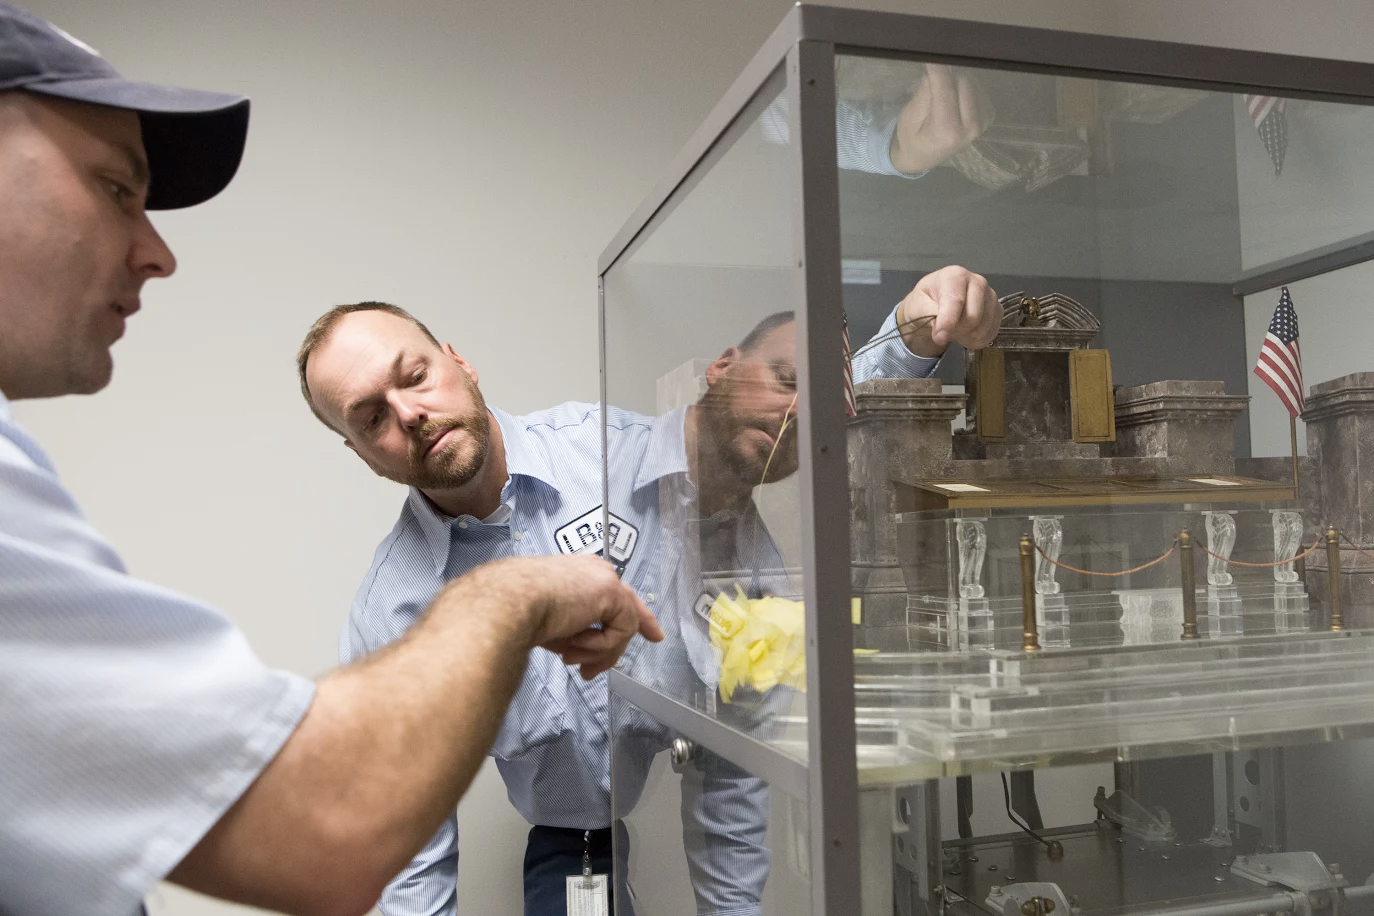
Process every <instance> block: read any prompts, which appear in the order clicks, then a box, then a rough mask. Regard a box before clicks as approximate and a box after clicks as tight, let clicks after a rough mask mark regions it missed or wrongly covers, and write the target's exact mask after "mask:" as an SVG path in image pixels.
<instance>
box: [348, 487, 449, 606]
mask: <svg viewBox="0 0 1374 916" xmlns="http://www.w3.org/2000/svg"><path fill="white" fill-rule="evenodd" d="M429 565H432V563H431V558H429V548H428V542H427V541H426V539H425V533H424V529H423V527H422V526H421V524H420V519H419V517H418V516H417V515H416V514H415V511H414V508H413V507H412V506H411V504H410V499H409V498H407V499H406V500H405V502H403V503H402V504H401V513H400V516H399V517H398V518H397V519H396V523H395V524H394V525H392V526H391V530H390V531H388V532H387V534H386V537H384V538H382V540H381V543H379V544H378V545H377V549H376V550H374V551H373V553H372V565H371V567H369V569H368V571H367V575H366V576H364V577H363V582H362V585H361V586H360V587H359V589H358V595H357V600H356V602H355V604H354V610H355V611H359V610H362V609H363V608H365V607H366V605H367V604H368V598H369V597H370V596H371V595H372V594H373V593H374V591H375V586H376V585H377V584H378V583H379V582H382V583H397V584H399V583H407V582H409V583H414V582H415V580H416V579H418V578H419V576H417V575H416V573H417V571H421V570H423V569H424V568H426V567H427V566H429Z"/></svg>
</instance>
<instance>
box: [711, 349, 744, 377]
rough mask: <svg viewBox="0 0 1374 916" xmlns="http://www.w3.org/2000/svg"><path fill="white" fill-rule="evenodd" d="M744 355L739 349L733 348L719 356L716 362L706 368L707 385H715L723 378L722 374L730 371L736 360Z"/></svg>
mask: <svg viewBox="0 0 1374 916" xmlns="http://www.w3.org/2000/svg"><path fill="white" fill-rule="evenodd" d="M743 355H744V354H743V351H741V350H740V348H739V347H731V348H730V349H728V350H726V351H725V352H724V353H722V354H720V356H717V357H716V359H715V362H713V363H711V365H709V366H707V367H706V384H707V385H714V384H715V383H716V380H717V379H718V378H720V377H721V374H722V373H724V372H725V370H726V369H729V368H730V366H731V365H733V364H734V362H735V360H737V359H739V358H740V357H741V356H743Z"/></svg>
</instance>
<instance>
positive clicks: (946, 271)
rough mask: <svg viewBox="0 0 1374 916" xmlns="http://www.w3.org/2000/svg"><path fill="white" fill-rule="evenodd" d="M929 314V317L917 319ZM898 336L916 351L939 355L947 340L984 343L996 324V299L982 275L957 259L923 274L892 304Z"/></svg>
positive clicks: (975, 345)
mask: <svg viewBox="0 0 1374 916" xmlns="http://www.w3.org/2000/svg"><path fill="white" fill-rule="evenodd" d="M928 316H934V320H933V321H920V320H918V319H921V318H924V317H928ZM897 326H898V327H899V328H901V329H902V340H903V341H904V342H905V343H906V345H907V348H908V349H909V350H911V352H912V353H915V354H916V355H918V356H940V355H941V354H943V353H944V352H945V349H946V348H947V347H948V346H949V344H950V342H951V341H953V342H954V343H957V344H960V345H962V346H963V347H965V348H966V349H969V350H976V349H978V348H979V347H986V346H987V345H988V344H990V343H992V342H993V340H994V339H995V338H996V337H997V332H998V331H999V330H1000V329H1001V327H1002V305H1001V303H999V302H998V301H997V293H996V292H994V291H993V289H992V287H991V286H988V281H987V280H986V279H984V278H983V277H982V276H981V275H979V274H976V273H974V272H973V271H971V270H965V269H964V268H962V267H959V266H957V265H950V266H949V267H943V268H941V269H940V270H937V271H935V272H934V273H930V274H926V275H925V276H924V277H922V278H921V282H919V283H917V284H916V288H915V289H913V290H912V291H911V292H909V293H907V296H906V298H905V299H903V300H902V303H901V305H899V306H897Z"/></svg>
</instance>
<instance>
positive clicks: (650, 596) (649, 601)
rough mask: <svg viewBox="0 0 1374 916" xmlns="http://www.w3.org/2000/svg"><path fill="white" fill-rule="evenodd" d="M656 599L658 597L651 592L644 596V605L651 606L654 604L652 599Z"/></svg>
mask: <svg viewBox="0 0 1374 916" xmlns="http://www.w3.org/2000/svg"><path fill="white" fill-rule="evenodd" d="M656 597H658V596H657V595H655V594H654V593H653V592H649V594H647V595H645V596H644V603H645V604H653V603H654V598H656Z"/></svg>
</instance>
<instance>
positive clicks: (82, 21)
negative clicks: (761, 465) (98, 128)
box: [17, 0, 1374, 913]
mask: <svg viewBox="0 0 1374 916" xmlns="http://www.w3.org/2000/svg"><path fill="white" fill-rule="evenodd" d="M29 5H30V6H31V7H32V8H33V9H34V10H35V11H36V12H38V13H40V14H42V15H45V16H48V17H50V18H52V19H54V20H55V21H57V22H58V23H59V24H60V25H62V26H63V27H64V28H66V29H67V30H69V31H71V32H73V33H74V34H76V35H78V36H79V37H81V38H83V39H85V40H86V41H88V42H89V43H91V44H93V45H94V46H96V47H97V48H100V49H101V50H102V51H103V52H104V53H105V54H106V55H107V56H108V57H109V58H110V59H111V60H113V61H114V62H115V63H116V64H117V65H118V66H120V67H121V69H122V70H123V71H124V73H125V74H126V75H129V76H131V77H136V78H142V79H151V80H161V81H175V82H182V83H187V84H192V85H200V86H205V87H207V88H217V89H222V90H226V91H238V92H244V93H247V94H249V95H251V96H253V98H254V113H253V129H252V132H251V137H250V142H249V148H248V153H247V157H246V159H245V162H244V166H243V170H242V172H241V173H240V176H239V178H238V179H237V180H236V182H235V183H234V185H233V186H231V188H230V190H229V191H228V192H227V193H226V194H224V195H223V196H222V197H221V198H219V199H217V200H215V201H214V202H212V203H210V204H208V205H206V206H203V207H199V208H196V209H193V210H190V211H187V212H185V213H172V214H165V215H162V216H160V217H157V218H156V221H157V224H158V226H159V227H160V228H161V229H162V230H163V231H164V233H165V234H166V236H167V238H168V240H169V242H170V243H171V245H172V247H173V248H174V249H175V251H176V252H177V254H178V256H179V257H180V259H181V269H180V270H179V272H178V274H177V276H176V277H174V278H173V279H171V280H168V281H162V282H158V283H154V284H152V285H151V286H149V287H148V289H147V291H146V292H147V294H146V296H145V299H144V304H145V310H144V311H143V313H141V314H140V315H139V316H137V317H136V318H135V319H134V320H133V321H132V323H131V325H130V333H129V335H128V337H127V338H126V340H125V341H123V342H122V343H120V344H119V346H118V347H117V348H116V351H115V354H116V361H117V367H118V371H117V373H116V380H115V382H114V384H113V385H112V386H111V388H110V389H109V391H107V392H106V393H104V394H102V395H101V396H100V397H99V398H96V399H90V398H81V399H77V398H71V399H64V400H59V401H54V402H48V403H25V404H21V405H19V407H18V409H17V413H18V417H19V419H20V421H21V422H23V423H24V424H26V425H27V426H28V427H29V428H30V429H31V430H32V432H34V434H35V435H36V436H37V437H38V438H39V440H40V441H42V442H43V443H44V444H45V445H46V446H47V447H48V448H49V450H50V451H51V452H52V454H53V456H54V458H55V460H56V462H57V464H58V466H59V467H60V468H61V470H62V473H63V476H64V479H65V480H66V481H67V483H68V485H69V486H70V487H71V488H72V489H73V490H74V491H75V493H76V494H77V496H78V498H79V499H80V500H81V501H82V503H83V504H84V505H85V507H86V509H87V511H88V513H89V514H90V516H91V517H92V518H93V520H94V522H95V523H96V524H97V525H98V526H99V527H100V528H101V529H102V530H103V531H104V532H105V533H106V534H107V535H108V536H109V537H110V538H111V539H112V540H113V541H114V543H115V544H116V545H118V546H119V547H120V549H121V550H122V551H123V553H124V555H125V557H126V559H127V561H128V562H129V565H130V567H131V568H132V569H133V571H134V572H135V573H136V574H139V575H142V576H145V577H147V578H150V579H153V580H156V581H159V582H162V583H165V584H168V585H171V586H174V587H177V588H180V589H183V590H185V591H187V592H190V593H193V594H195V595H198V596H200V597H203V598H206V599H209V600H210V601H212V602H214V603H215V604H217V605H218V606H220V607H221V608H223V609H225V611H226V612H227V613H229V614H230V615H231V616H232V617H233V618H234V619H235V620H236V621H237V622H238V623H239V624H240V625H241V626H242V627H243V628H244V629H245V630H246V631H247V633H248V635H249V637H250V638H251V640H252V641H253V644H254V645H255V646H256V647H257V648H258V651H259V652H260V653H261V654H262V655H263V657H264V658H265V659H266V660H267V661H268V662H269V663H271V664H273V665H279V666H283V667H287V668H291V669H293V670H296V671H299V672H301V673H305V674H314V673H318V672H321V671H323V670H325V669H326V668H328V667H329V666H330V665H331V664H332V662H333V659H334V654H335V648H334V645H335V634H336V633H337V630H338V627H339V625H340V623H341V621H342V620H343V618H344V616H345V614H346V610H347V607H348V603H349V601H350V599H351V597H352V593H353V589H354V587H355V585H356V584H357V581H358V579H359V578H360V576H361V575H362V573H363V571H364V570H365V568H366V566H367V564H368V561H369V559H370V556H371V551H372V548H373V546H374V545H375V543H376V542H377V540H378V539H379V538H380V537H381V536H382V535H383V534H384V533H385V532H386V530H387V529H388V528H389V526H390V524H391V522H392V521H393V519H394V515H395V512H396V509H397V507H398V505H399V502H400V498H401V494H400V491H399V489H398V488H396V487H394V486H391V485H389V484H386V483H384V482H381V481H378V480H377V479H375V478H372V477H371V476H370V475H368V474H367V472H366V471H365V470H364V468H363V467H362V465H361V464H359V463H358V462H357V461H356V460H354V459H352V457H351V456H350V455H349V454H348V453H346V452H345V450H344V449H343V448H342V447H340V446H339V445H338V443H337V442H336V441H334V439H333V437H332V436H331V435H330V434H328V433H327V432H326V431H325V430H324V429H323V428H322V427H320V426H318V424H316V423H315V421H314V420H313V419H312V418H311V416H310V415H309V413H308V412H307V410H306V408H305V406H304V405H303V404H302V403H301V401H300V398H299V396H298V395H297V393H296V383H295V379H294V376H293V367H292V355H293V353H294V350H295V348H296V346H297V344H298V343H299V340H300V337H301V335H302V334H303V333H304V331H305V329H306V327H307V326H308V325H309V323H310V321H311V320H312V319H313V318H314V317H316V316H317V315H318V314H319V313H320V312H321V311H323V310H324V309H325V308H326V307H328V306H329V305H332V304H335V303H337V302H341V301H349V300H357V299H361V298H383V299H390V300H393V301H396V302H398V303H400V304H403V305H406V306H407V307H409V308H411V309H413V310H414V311H416V313H417V314H419V315H420V316H421V317H422V318H423V319H425V320H427V321H428V322H430V323H431V325H432V326H433V327H434V329H435V331H436V332H437V333H438V334H440V336H441V337H444V338H447V339H450V340H452V341H453V343H454V344H455V345H456V346H457V347H458V348H459V350H461V351H462V352H463V353H464V354H465V355H466V356H468V357H469V358H470V359H471V360H472V362H473V363H474V364H475V365H476V366H477V367H478V368H479V369H480V370H481V373H482V382H483V387H484V390H485V391H486V392H487V394H488V396H489V398H490V399H491V400H492V401H493V402H495V403H498V404H500V405H502V406H504V407H506V408H508V409H511V410H515V411H522V410H528V409H533V408H536V407H539V406H542V405H546V404H548V403H551V402H554V401H557V400H560V399H564V398H570V397H577V398H583V399H591V398H593V397H594V396H595V394H596V378H597V376H596V372H597V364H596V346H595V343H596V337H595V335H596V318H595V290H596V282H595V281H596V277H595V274H596V270H595V265H596V257H597V255H598V254H599V252H600V250H601V248H602V247H603V245H604V244H605V243H606V242H607V241H608V240H609V239H610V237H611V236H612V234H613V233H614V232H615V231H616V229H617V228H618V227H619V225H620V223H621V222H622V220H623V219H624V218H626V217H627V216H628V215H629V214H630V212H631V211H632V210H633V209H634V207H635V206H636V205H637V204H638V202H639V201H640V199H641V198H642V197H643V196H644V195H645V194H646V193H647V192H648V190H649V189H650V187H651V186H652V184H653V183H654V181H655V180H656V179H657V177H658V176H659V175H660V173H661V172H662V171H663V169H664V167H665V165H666V163H667V162H668V161H669V159H670V158H671V157H672V155H673V154H674V153H675V152H676V151H677V149H678V148H679V146H680V145H681V144H682V142H683V141H684V140H685V139H686V138H687V136H688V135H689V134H690V133H691V131H692V130H693V129H694V128H695V126H696V125H697V124H698V123H699V121H700V120H701V119H702V118H703V117H704V116H705V114H706V113H707V111H708V110H709V108H710V106H711V105H712V104H713V103H714V101H715V100H716V99H717V98H718V97H719V96H720V94H721V93H722V92H723V91H724V89H725V88H726V87H727V86H728V84H729V83H730V81H731V80H732V79H733V78H734V76H735V75H736V73H737V72H738V71H739V69H740V68H741V67H742V65H743V64H744V62H745V61H746V60H747V59H748V56H749V55H750V54H751V53H752V52H753V51H754V50H755V48H756V47H757V46H758V45H759V43H760V42H761V41H762V40H763V38H764V37H765V36H766V35H767V34H768V32H769V31H770V30H771V29H772V28H773V26H774V25H775V24H776V22H777V21H778V19H779V18H780V17H781V16H782V15H783V13H784V11H785V10H786V8H787V6H788V3H787V2H786V0H753V2H744V0H696V2H692V3H681V2H676V0H639V2H634V0H579V2H570V0H504V2H499V3H498V2H486V3H477V2H451V3H428V2H419V0H393V2H380V0H374V2H362V0H339V2H333V3H329V4H325V3H321V2H309V0H275V2H267V0H240V2H235V3H185V2H175V0H123V2H120V3H90V2H86V0H29ZM859 5H862V4H859ZM886 5H888V6H889V7H891V8H902V9H909V10H912V11H918V12H928V13H935V14H941V15H963V16H967V17H970V18H979V19H1001V20H1003V21H1010V22H1018V23H1025V24H1036V25H1046V26H1058V27H1068V28H1077V29H1080V30H1105V31H1112V30H1116V29H1118V28H1126V29H1128V30H1132V31H1138V32H1141V33H1149V34H1151V35H1160V34H1166V35H1167V36H1168V37H1175V38H1185V39H1186V38H1190V37H1191V38H1195V39H1199V40H1203V39H1205V40H1211V41H1223V42H1224V41H1227V40H1228V37H1230V36H1231V35H1232V34H1233V30H1232V26H1233V25H1234V22H1233V17H1234V14H1232V15H1231V16H1226V17H1222V16H1221V15H1219V14H1217V11H1220V10H1222V9H1223V5H1222V4H1221V3H1215V4H1202V5H1199V4H1197V3H1192V2H1186V3H1185V2H1178V3H1164V2H1133V3H1124V2H1122V3H1109V2H1105V0H1103V2H1093V0H1057V2H1042V3H1036V4H1026V3H1016V2H1014V0H977V2H975V0H967V2H958V0H930V2H910V3H893V2H889V3H888V4H886ZM1265 6H1266V8H1269V9H1270V10H1271V12H1273V13H1274V14H1275V15H1278V14H1280V13H1282V14H1284V15H1286V16H1288V18H1289V19H1294V18H1295V17H1299V16H1300V17H1301V18H1300V19H1298V20H1297V22H1296V24H1297V26H1298V28H1299V29H1300V30H1301V31H1299V32H1297V33H1296V36H1295V33H1294V32H1292V31H1291V30H1289V29H1288V28H1284V27H1282V26H1281V20H1277V19H1275V20H1272V21H1271V20H1268V19H1265V20H1257V21H1248V20H1247V22H1246V23H1245V24H1244V25H1245V28H1246V31H1245V33H1244V35H1243V36H1242V38H1243V42H1260V43H1261V44H1265V45H1266V46H1272V47H1275V48H1280V47H1282V48H1288V49H1293V50H1303V49H1306V50H1309V51H1313V52H1320V51H1323V50H1326V51H1328V52H1330V51H1331V50H1332V49H1333V48H1334V49H1336V53H1341V52H1342V51H1346V52H1348V53H1350V56H1355V52H1363V53H1374V52H1370V51H1369V50H1368V49H1369V48H1371V47H1374V45H1371V44H1370V43H1369V42H1368V41H1367V37H1368V35H1369V31H1370V30H1369V29H1361V30H1351V29H1349V28H1348V27H1340V26H1338V25H1337V24H1336V23H1337V18H1338V17H1335V16H1331V17H1326V19H1324V17H1323V16H1320V15H1315V14H1314V13H1313V12H1312V5H1311V4H1307V5H1304V6H1303V8H1302V10H1301V12H1299V10H1297V9H1293V10H1292V12H1285V10H1286V9H1287V8H1286V7H1285V5H1283V4H1280V3H1277V2H1273V3H1268V4H1265ZM1321 6H1323V7H1326V6H1329V7H1331V8H1332V9H1333V10H1334V9H1336V8H1345V9H1348V10H1349V11H1352V12H1357V13H1359V14H1361V15H1364V16H1367V13H1365V4H1364V3H1362V2H1357V0H1347V2H1344V3H1338V2H1328V3H1324V4H1321ZM1203 7H1206V8H1207V9H1210V10H1212V12H1213V14H1214V15H1213V16H1212V18H1210V19H1208V18H1206V17H1203V18H1200V19H1198V22H1197V26H1196V29H1194V30H1192V31H1189V30H1188V29H1186V28H1185V29H1184V30H1183V31H1184V34H1178V29H1179V24H1180V23H1182V22H1184V21H1185V14H1191V13H1192V12H1193V11H1195V10H1199V9H1202V8H1203ZM1341 18H1345V19H1348V17H1341ZM1271 22H1272V26H1271ZM1324 23H1327V24H1324ZM1316 28H1320V29H1325V30H1326V34H1327V36H1328V37H1329V38H1334V39H1336V40H1337V42H1338V43H1336V44H1334V45H1333V44H1323V43H1314V42H1312V41H1306V42H1305V43H1304V36H1306V37H1307V38H1310V37H1311V35H1312V34H1313V29H1316ZM461 811H462V818H463V823H464V829H465V830H466V831H467V835H468V836H479V837H480V838H481V842H480V843H469V844H467V846H466V847H465V852H464V859H463V863H464V864H463V878H462V880H461V881H460V898H461V900H462V901H463V903H464V909H465V911H466V912H487V913H514V912H519V862H520V854H521V850H522V848H523V834H524V830H525V826H524V825H523V823H521V822H520V821H519V819H518V818H517V817H516V816H515V815H514V814H513V812H512V811H511V810H510V808H509V806H508V804H507V803H506V802H505V800H504V790H503V788H502V787H501V785H500V783H499V780H498V779H496V778H495V776H494V773H493V772H492V771H491V770H490V768H488V769H487V770H484V772H483V774H482V775H481V777H479V779H478V782H477V784H476V786H475V787H474V789H473V791H472V792H471V793H470V795H469V797H468V799H467V800H466V801H465V802H464V805H463V807H462V809H461ZM163 893H164V895H165V896H163V897H162V898H161V899H160V900H159V901H156V902H155V909H161V910H163V911H174V912H178V913H211V912H224V911H226V910H225V909H221V908H220V907H218V906H216V905H213V904H210V903H208V902H205V901H200V900H197V899H195V898H193V897H191V896H190V895H185V894H183V893H181V892H178V891H175V890H168V891H165V892H163Z"/></svg>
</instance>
